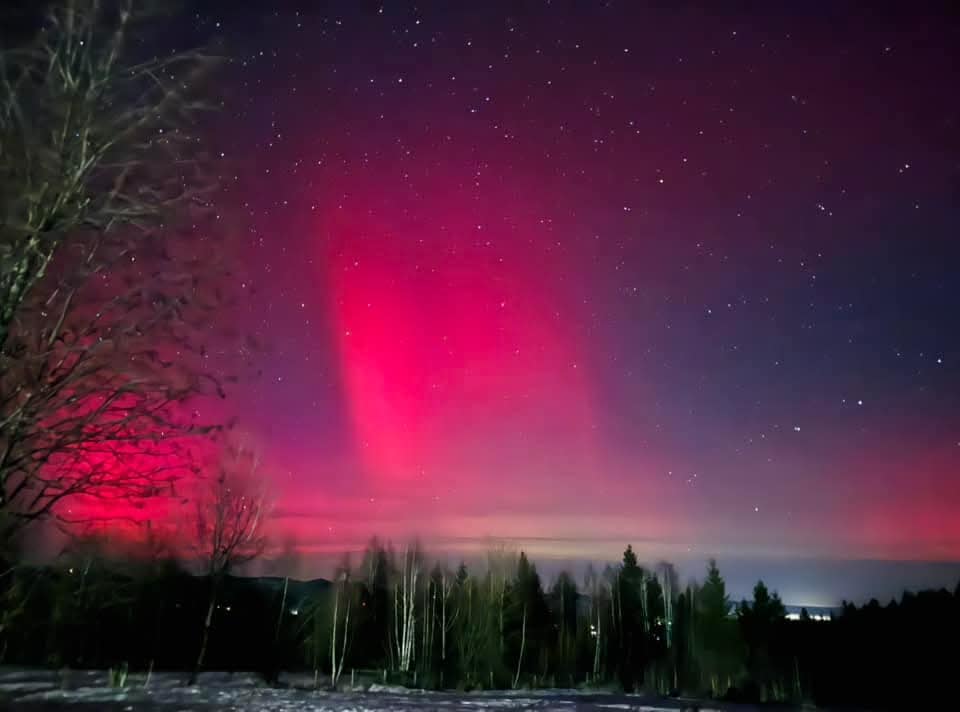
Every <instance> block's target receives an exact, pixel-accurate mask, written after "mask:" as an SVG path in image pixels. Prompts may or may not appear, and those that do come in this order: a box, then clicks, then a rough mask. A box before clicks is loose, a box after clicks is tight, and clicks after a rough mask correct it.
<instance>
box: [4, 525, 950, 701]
mask: <svg viewBox="0 0 960 712" xmlns="http://www.w3.org/2000/svg"><path fill="white" fill-rule="evenodd" d="M213 585H216V586H218V587H219V593H218V596H217V604H216V608H215V610H214V613H213V616H212V618H211V619H210V622H211V624H210V627H209V628H207V627H206V625H205V623H206V621H207V620H208V613H209V611H208V604H209V601H210V590H211V586H213ZM2 596H3V600H2V602H3V606H2V619H0V636H2V641H0V653H2V656H3V657H2V662H3V663H7V664H27V665H50V666H70V667H118V666H121V665H122V666H127V667H129V669H130V670H151V669H176V670H183V671H189V670H191V669H193V667H194V665H195V662H196V656H197V650H198V649H199V648H200V647H201V645H202V644H203V643H202V640H203V638H204V637H205V634H206V633H209V640H208V647H207V652H206V661H205V665H206V667H208V668H211V669H225V670H256V671H260V672H262V673H263V674H264V675H265V677H266V678H267V679H268V680H269V681H276V680H277V678H278V673H279V671H281V670H285V671H301V672H308V673H310V674H311V675H312V679H313V683H314V684H315V685H317V686H318V687H328V686H331V685H344V684H350V683H351V682H353V683H354V684H365V683H369V682H371V681H376V682H383V681H386V682H389V683H392V684H406V685H416V686H418V687H428V688H451V689H453V688H455V689H488V688H510V687H512V688H521V687H572V686H595V687H598V688H604V687H607V688H610V687H613V688H619V689H624V690H628V691H645V692H649V693H655V694H661V695H678V694H686V695H695V696H701V697H714V698H723V699H732V700H744V701H745V700H750V701H766V702H788V703H801V702H814V703H816V704H850V705H869V706H871V707H904V706H910V705H912V704H916V703H917V702H918V700H921V699H926V698H935V697H937V696H938V695H940V694H946V692H947V688H945V687H944V686H945V685H949V681H950V679H951V677H950V674H951V673H952V671H953V670H954V668H955V665H956V660H957V658H956V655H955V653H954V652H953V649H952V645H953V643H954V641H955V640H956V639H957V634H958V633H960V587H958V590H957V591H954V592H952V593H951V592H949V591H946V590H941V591H927V592H922V593H919V594H911V593H905V594H904V596H903V598H902V599H901V600H900V601H899V602H898V601H891V602H890V603H889V604H888V605H886V606H881V605H880V604H879V603H877V602H876V601H871V602H870V603H869V604H868V605H866V606H863V607H856V606H854V605H852V604H847V603H844V604H843V607H842V610H841V611H840V612H839V614H838V615H837V616H836V617H834V619H833V620H829V621H820V620H814V619H812V618H811V617H810V616H808V615H805V612H804V613H803V614H801V616H800V619H799V620H789V619H787V617H786V611H785V609H784V606H783V603H782V602H781V601H780V599H779V597H778V595H777V594H776V593H775V592H770V591H769V590H768V589H767V587H766V586H765V585H764V584H763V583H762V582H758V583H757V585H756V587H755V588H754V591H753V597H752V600H749V601H742V602H740V603H739V604H734V603H733V602H731V600H730V598H729V596H728V595H727V593H726V587H725V583H724V580H723V577H722V576H721V575H720V572H719V570H718V568H717V566H716V564H715V563H714V562H712V561H711V562H710V563H709V566H708V568H707V572H706V576H705V578H704V580H703V581H702V582H699V583H688V584H686V585H681V584H680V583H679V582H678V580H677V573H676V571H675V569H674V567H673V566H672V565H671V564H668V563H659V564H657V565H656V566H652V567H645V566H642V565H641V564H640V563H639V562H638V560H637V557H636V555H635V553H634V551H633V549H632V548H631V547H627V549H626V551H625V552H624V555H623V559H622V561H621V563H620V564H618V565H616V566H607V567H605V568H604V569H603V571H596V570H595V569H593V568H588V570H587V572H586V575H585V576H584V578H583V580H582V581H579V582H578V581H577V580H576V579H574V577H573V576H572V575H570V574H568V573H561V574H560V575H559V576H557V577H556V579H555V580H554V581H553V582H552V584H551V585H545V584H544V582H543V580H542V579H541V577H540V575H539V573H538V571H537V568H536V566H535V565H534V564H533V563H532V562H531V561H530V560H529V559H528V558H527V556H526V555H525V554H524V553H522V552H521V553H519V554H517V555H515V554H513V553H511V552H508V551H505V550H499V551H495V552H492V553H490V554H489V556H488V561H487V565H486V566H485V567H483V570H482V571H470V570H468V568H467V567H466V566H465V565H463V564H461V565H460V566H459V567H457V568H456V569H454V570H451V569H449V568H447V567H445V566H444V565H443V564H439V563H436V564H430V563H428V560H427V558H426V557H425V555H424V553H423V552H422V551H421V550H420V548H419V547H417V546H416V545H411V546H407V547H404V548H403V549H402V550H401V551H396V550H394V549H393V548H392V547H391V546H389V545H384V544H381V543H380V542H378V541H377V540H373V541H372V542H371V544H370V545H369V547H368V548H367V550H366V552H365V553H364V555H363V559H362V561H361V562H360V564H359V565H358V566H352V565H351V563H350V561H349V560H347V559H345V560H344V561H343V562H342V563H341V565H339V566H338V567H337V570H336V573H335V575H334V577H333V580H332V581H325V580H319V579H318V580H314V581H308V582H302V581H294V580H291V579H283V578H237V577H232V576H224V577H221V578H220V579H219V580H218V581H213V580H212V579H211V577H209V576H195V575H192V574H190V573H188V572H186V571H185V570H184V569H183V567H182V566H180V565H178V564H177V562H175V561H173V560H167V559H165V558H163V557H158V558H155V559H153V560H150V561H144V560H141V559H138V560H132V559H128V560H126V561H117V560H111V559H110V558H109V557H105V556H103V555H101V554H100V553H99V550H98V549H97V548H96V547H89V548H87V549H84V548H83V547H82V546H79V547H76V548H75V549H74V550H73V551H72V552H71V553H70V554H69V555H67V556H65V557H64V558H63V561H62V562H60V563H59V564H58V565H57V566H53V567H42V568H29V567H23V566H21V567H18V568H15V569H13V570H11V571H10V572H9V573H8V575H7V576H6V577H5V578H4V579H3V584H2Z"/></svg>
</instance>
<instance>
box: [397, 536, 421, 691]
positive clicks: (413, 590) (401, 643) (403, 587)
mask: <svg viewBox="0 0 960 712" xmlns="http://www.w3.org/2000/svg"><path fill="white" fill-rule="evenodd" d="M422 567H423V556H422V554H421V552H420V546H419V544H418V543H416V542H414V543H413V545H406V546H404V547H403V554H402V558H401V561H400V571H399V572H398V576H397V579H396V581H395V582H394V587H393V625H394V644H395V645H396V647H397V661H398V669H399V670H400V671H401V672H410V666H411V664H412V662H413V644H414V640H415V639H416V638H415V635H416V629H417V615H416V612H417V611H416V609H417V582H418V580H419V578H420V572H421V569H422Z"/></svg>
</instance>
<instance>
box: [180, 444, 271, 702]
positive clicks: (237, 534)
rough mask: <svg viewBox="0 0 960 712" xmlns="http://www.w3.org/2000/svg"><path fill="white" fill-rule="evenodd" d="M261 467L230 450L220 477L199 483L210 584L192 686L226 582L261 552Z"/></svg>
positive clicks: (200, 542) (203, 556)
mask: <svg viewBox="0 0 960 712" xmlns="http://www.w3.org/2000/svg"><path fill="white" fill-rule="evenodd" d="M258 468H259V462H258V459H257V457H256V456H255V455H254V454H253V453H251V452H250V451H248V450H244V449H242V448H239V447H236V446H230V447H228V448H227V449H226V451H225V452H224V455H223V458H222V461H221V463H220V469H219V472H218V473H217V475H216V476H215V477H213V478H211V479H210V480H208V481H206V482H203V483H202V484H201V491H200V493H199V496H198V497H197V500H196V542H197V547H198V553H199V556H200V560H201V562H202V563H203V566H204V572H205V574H206V576H207V579H208V582H209V585H210V599H209V601H208V604H207V614H206V617H205V618H204V622H203V636H202V638H201V642H200V651H199V653H198V654H197V662H196V665H195V666H194V669H193V672H192V674H191V676H190V684H191V685H192V684H194V683H195V682H196V679H197V674H198V673H199V671H200V668H201V667H203V661H204V658H205V656H206V654H207V645H208V643H209V641H210V628H211V625H212V623H213V615H214V611H215V610H216V608H217V602H218V598H219V595H220V588H221V585H222V584H223V580H224V578H225V577H226V576H227V575H228V574H229V573H230V572H231V571H232V570H234V569H235V568H236V567H237V566H241V565H243V564H246V563H248V562H250V561H252V560H253V559H255V558H257V557H258V556H260V554H262V553H263V550H264V547H265V545H266V538H265V536H264V532H263V530H264V520H265V518H266V514H267V508H268V504H267V498H266V495H265V492H264V490H263V487H262V484H261V483H260V482H259V481H258V480H259V477H258V474H259V473H258Z"/></svg>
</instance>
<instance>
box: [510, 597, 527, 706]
mask: <svg viewBox="0 0 960 712" xmlns="http://www.w3.org/2000/svg"><path fill="white" fill-rule="evenodd" d="M526 644H527V606H526V604H524V606H523V623H522V624H521V626H520V655H519V656H517V674H516V675H514V676H513V689H514V690H516V689H517V685H518V684H520V666H521V664H522V663H523V649H524V647H525V646H526Z"/></svg>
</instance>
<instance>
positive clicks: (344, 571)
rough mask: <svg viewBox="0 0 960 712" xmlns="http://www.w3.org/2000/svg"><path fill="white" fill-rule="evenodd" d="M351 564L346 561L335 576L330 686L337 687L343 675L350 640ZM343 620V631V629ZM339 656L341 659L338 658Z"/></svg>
mask: <svg viewBox="0 0 960 712" xmlns="http://www.w3.org/2000/svg"><path fill="white" fill-rule="evenodd" d="M350 587H351V581H350V563H349V561H345V562H344V563H343V564H342V565H341V566H340V567H339V569H338V571H337V572H336V574H335V575H334V584H333V612H332V618H331V632H330V685H331V686H332V687H334V688H335V687H336V686H337V683H338V682H339V681H340V676H341V675H342V674H343V664H344V661H345V659H346V657H347V641H348V640H349V638H350V609H351V608H352V601H353V596H352V594H351V591H350ZM341 620H342V630H340V628H341ZM338 655H339V657H338Z"/></svg>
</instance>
